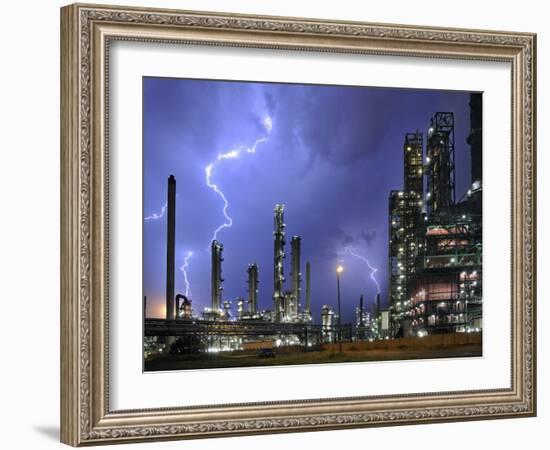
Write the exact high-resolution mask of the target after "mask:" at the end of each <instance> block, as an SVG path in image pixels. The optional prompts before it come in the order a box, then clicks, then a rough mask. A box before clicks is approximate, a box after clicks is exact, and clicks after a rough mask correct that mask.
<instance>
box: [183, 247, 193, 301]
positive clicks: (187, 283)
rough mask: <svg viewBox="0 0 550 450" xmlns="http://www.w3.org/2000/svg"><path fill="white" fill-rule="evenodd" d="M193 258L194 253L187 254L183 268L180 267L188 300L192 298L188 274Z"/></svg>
mask: <svg viewBox="0 0 550 450" xmlns="http://www.w3.org/2000/svg"><path fill="white" fill-rule="evenodd" d="M192 256H193V252H192V251H188V252H186V253H185V258H184V259H183V266H181V267H180V270H181V271H182V272H183V281H184V283H185V296H186V297H187V298H190V297H191V286H190V284H189V275H188V274H187V269H188V268H189V260H190V259H191V257H192Z"/></svg>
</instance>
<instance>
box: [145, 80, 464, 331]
mask: <svg viewBox="0 0 550 450" xmlns="http://www.w3.org/2000/svg"><path fill="white" fill-rule="evenodd" d="M468 101H469V94H468V93H465V92H449V91H428V90H413V89H390V88H368V87H346V86H319V85H297V84H278V83H250V82H233V81H209V80H186V79H166V78H144V79H143V182H144V188H143V191H144V201H143V215H144V222H143V257H144V262H143V289H144V292H143V294H144V295H146V296H147V316H149V317H164V311H165V309H164V304H165V289H166V288H165V280H166V275H165V270H166V244H165V240H166V215H164V214H163V206H164V205H165V203H166V191H167V178H168V176H169V175H170V174H173V175H174V176H175V177H176V180H177V189H176V192H177V197H176V205H177V206H176V208H177V211H176V293H185V291H186V286H185V279H184V274H183V272H182V271H181V270H179V268H180V267H181V266H182V265H184V262H185V257H186V255H189V252H193V254H192V256H190V257H189V258H188V266H187V274H188V281H189V287H190V294H191V295H190V298H191V300H192V304H193V309H194V311H195V313H199V312H200V311H202V309H203V308H204V307H206V306H210V251H209V244H210V242H211V239H212V236H213V233H214V230H215V229H216V228H218V227H219V226H221V225H222V224H224V223H225V222H227V220H226V218H225V217H224V215H223V206H224V202H223V199H222V198H221V196H220V195H219V194H218V193H216V192H215V191H214V190H213V189H212V188H211V187H209V186H208V185H207V180H206V168H207V167H208V166H209V165H210V164H213V166H212V169H211V176H210V183H211V184H215V185H216V186H217V187H218V189H219V191H220V192H222V193H223V194H224V195H225V198H226V199H227V201H228V203H229V206H228V208H227V214H228V215H229V217H231V219H232V220H233V224H232V226H231V227H226V228H224V229H222V230H221V231H220V232H219V234H218V240H219V241H220V242H221V243H222V244H223V245H224V259H225V261H224V262H223V266H222V267H223V268H222V270H223V278H224V279H225V283H224V295H223V299H224V300H225V299H228V300H233V310H232V311H233V312H234V311H235V309H236V302H235V298H236V297H238V296H242V297H245V298H246V295H247V292H246V289H247V286H246V279H247V275H246V268H247V266H248V264H250V263H253V262H256V263H257V264H258V266H259V279H260V284H259V301H258V303H259V304H258V307H259V308H260V309H271V308H272V304H273V302H272V298H271V296H272V292H273V208H274V206H275V204H276V203H282V204H284V205H285V207H286V210H285V223H286V225H287V226H286V240H287V246H286V252H287V257H286V259H285V268H284V270H285V277H286V280H287V284H286V286H287V288H288V289H290V240H291V237H292V236H293V235H299V236H301V237H302V273H303V279H304V283H303V284H302V289H303V293H304V294H305V263H306V261H310V262H311V279H312V312H313V317H314V321H315V322H319V318H320V310H321V307H322V305H324V304H330V305H333V306H336V274H335V267H336V266H337V265H338V264H342V265H343V266H344V272H343V274H342V276H341V280H342V309H343V321H345V322H348V321H353V320H354V310H355V307H356V306H357V305H358V302H359V296H360V295H361V294H365V299H366V301H367V304H368V305H369V306H370V304H372V302H373V301H374V297H375V294H376V292H377V288H376V285H375V283H374V282H373V281H372V279H371V278H370V275H371V270H369V268H368V266H367V265H366V264H365V262H363V261H362V260H360V259H358V258H356V257H353V256H351V255H350V254H349V253H348V254H343V255H342V254H341V253H342V252H344V251H345V249H346V248H348V249H351V250H352V251H354V252H355V253H356V254H359V255H362V256H364V257H366V258H367V259H368V261H369V262H370V264H371V265H372V266H373V267H376V268H377V269H378V271H377V272H376V273H375V275H374V276H375V278H376V279H377V281H378V282H379V284H380V287H381V299H382V305H385V304H387V298H386V297H387V253H388V242H387V241H388V237H387V217H388V195H389V191H390V190H392V189H401V188H402V186H403V155H402V153H403V141H404V135H405V133H408V132H415V131H416V130H420V131H421V132H422V133H423V134H424V135H425V132H426V130H427V128H428V127H429V120H430V118H431V116H432V115H433V114H434V113H435V112H437V111H452V112H454V114H455V140H456V185H457V190H456V197H457V199H459V198H460V197H461V196H462V194H463V193H464V192H465V191H466V190H467V189H468V184H469V180H470V173H469V146H468V145H467V144H466V136H467V134H468V132H469V108H468ZM424 139H425V136H424ZM259 140H260V142H258V141H259ZM255 143H257V145H256V147H255V152H253V151H251V150H252V147H253V146H254V144H255ZM219 155H226V156H228V157H227V158H222V159H218V156H219ZM207 248H208V251H207ZM303 297H304V296H303ZM304 302H305V298H302V305H303V304H304Z"/></svg>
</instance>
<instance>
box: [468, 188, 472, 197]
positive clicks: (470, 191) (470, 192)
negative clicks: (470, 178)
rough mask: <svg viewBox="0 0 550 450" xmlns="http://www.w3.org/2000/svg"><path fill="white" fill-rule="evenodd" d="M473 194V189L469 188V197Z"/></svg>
mask: <svg viewBox="0 0 550 450" xmlns="http://www.w3.org/2000/svg"><path fill="white" fill-rule="evenodd" d="M470 195H472V190H471V189H468V197H469V196H470Z"/></svg>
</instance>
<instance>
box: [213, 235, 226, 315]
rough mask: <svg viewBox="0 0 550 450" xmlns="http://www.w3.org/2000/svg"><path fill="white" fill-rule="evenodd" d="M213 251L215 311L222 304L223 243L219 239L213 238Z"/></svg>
mask: <svg viewBox="0 0 550 450" xmlns="http://www.w3.org/2000/svg"><path fill="white" fill-rule="evenodd" d="M211 252H212V302H211V306H212V309H213V310H214V311H219V310H220V308H221V306H222V301H221V300H222V291H223V286H222V283H223V278H222V261H223V258H222V252H223V245H222V244H220V243H219V242H218V241H216V240H213V241H212V244H211Z"/></svg>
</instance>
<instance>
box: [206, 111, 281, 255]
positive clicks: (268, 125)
mask: <svg viewBox="0 0 550 450" xmlns="http://www.w3.org/2000/svg"><path fill="white" fill-rule="evenodd" d="M263 125H264V128H265V131H266V132H267V135H268V136H269V134H270V133H271V130H272V129H273V121H272V119H271V117H269V116H267V117H266V118H265V119H264V121H263ZM267 140H268V137H267V136H264V137H262V138H259V139H257V140H256V141H255V142H254V145H252V146H251V147H244V146H241V147H239V148H236V149H232V150H229V151H228V152H226V153H220V154H219V155H218V157H217V158H216V160H215V161H214V162H212V163H210V164H208V166H206V167H205V169H204V172H205V175H206V186H208V187H209V188H210V189H212V190H213V191H214V192H215V193H216V195H218V196H219V197H220V198H221V199H222V202H223V208H222V214H223V216H224V218H225V221H224V222H223V223H222V224H221V225H220V226H219V227H217V228H216V229H215V230H214V233H213V234H212V239H210V242H212V241H214V240H216V239H217V238H218V233H219V232H220V231H222V230H223V229H224V228H230V227H231V226H232V225H233V219H232V218H231V217H230V216H229V214H228V212H227V210H228V208H229V202H228V201H227V198H226V196H225V194H224V193H223V191H222V190H221V189H220V188H219V186H218V185H217V184H215V183H213V182H212V171H213V170H214V167H216V166H217V165H218V164H219V162H220V161H223V160H226V159H234V158H238V157H239V156H240V155H241V153H243V152H244V153H256V149H257V147H258V145H260V144H262V143H264V142H267ZM207 250H208V251H209V250H210V248H209V247H208V248H207Z"/></svg>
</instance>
